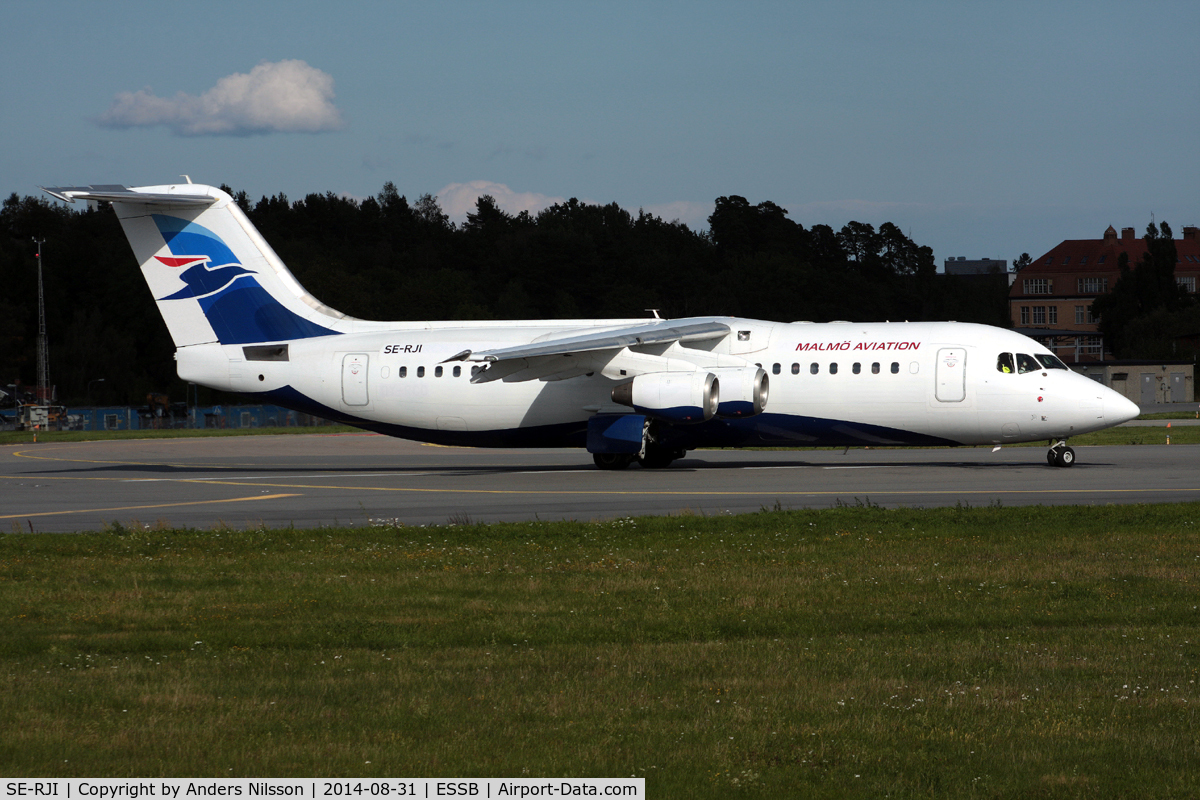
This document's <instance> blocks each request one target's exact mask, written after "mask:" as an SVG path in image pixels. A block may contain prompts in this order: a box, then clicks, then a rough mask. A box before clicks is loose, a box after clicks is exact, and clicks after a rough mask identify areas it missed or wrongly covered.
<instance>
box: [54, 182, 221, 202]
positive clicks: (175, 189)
mask: <svg viewBox="0 0 1200 800" xmlns="http://www.w3.org/2000/svg"><path fill="white" fill-rule="evenodd" d="M41 188H42V191H43V192H45V193H46V194H48V195H50V196H51V197H53V198H55V199H57V200H62V201H63V202H65V203H74V202H75V201H76V200H102V201H104V202H106V203H139V204H142V205H169V206H210V205H212V204H213V203H215V202H217V199H218V198H216V197H212V196H210V195H209V194H208V193H207V192H205V191H204V190H205V189H207V188H208V187H206V186H200V185H197V184H191V183H183V184H179V185H178V186H171V187H169V191H167V192H140V191H137V190H135V189H130V188H129V187H128V186H120V185H109V184H101V185H98V186H43V187H41ZM159 188H164V187H159Z"/></svg>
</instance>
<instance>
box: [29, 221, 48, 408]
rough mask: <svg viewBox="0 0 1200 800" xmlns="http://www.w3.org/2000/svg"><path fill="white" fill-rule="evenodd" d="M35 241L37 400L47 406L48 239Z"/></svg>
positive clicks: (35, 238)
mask: <svg viewBox="0 0 1200 800" xmlns="http://www.w3.org/2000/svg"><path fill="white" fill-rule="evenodd" d="M33 241H35V242H37V246H38V251H37V265H38V338H37V370H38V386H37V401H38V405H42V406H45V405H49V404H50V352H49V348H48V347H47V346H46V299H45V293H44V291H43V289H42V243H43V242H45V241H46V240H45V239H39V238H37V237H36V236H34V237H33Z"/></svg>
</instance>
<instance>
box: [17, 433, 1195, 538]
mask: <svg viewBox="0 0 1200 800" xmlns="http://www.w3.org/2000/svg"><path fill="white" fill-rule="evenodd" d="M1076 452H1077V455H1078V462H1077V464H1076V466H1074V467H1072V468H1070V469H1061V468H1054V467H1050V466H1048V465H1047V464H1046V460H1045V448H1044V447H1006V448H1004V449H1003V450H1001V451H999V452H997V453H993V452H991V450H990V448H986V447H978V448H955V449H933V450H905V449H899V450H863V449H853V450H850V451H849V452H847V453H843V452H842V451H841V450H792V451H738V450H712V451H698V452H695V453H690V454H689V455H688V457H687V458H685V459H683V460H682V461H678V462H676V464H675V465H674V466H672V467H671V468H669V469H665V470H646V469H641V468H639V467H637V466H634V467H631V468H630V469H628V470H625V471H622V472H603V471H600V470H597V469H596V468H595V467H593V465H592V463H591V456H589V455H588V454H587V453H585V452H583V451H582V450H474V449H469V448H449V447H437V446H433V445H423V444H418V443H414V442H406V441H402V440H398V439H391V438H387V437H384V436H377V435H373V434H341V435H338V434H333V435H329V434H327V435H301V436H247V437H229V438H214V439H157V440H126V441H111V442H82V443H76V444H46V443H42V444H32V445H17V446H8V447H3V448H0V526H2V529H3V530H5V531H78V530H96V529H99V528H102V527H104V526H105V525H108V524H112V523H117V522H119V523H121V524H123V525H139V526H145V525H150V526H154V525H157V524H159V523H162V524H165V525H171V526H181V527H183V526H185V527H194V528H211V527H213V526H218V525H228V526H231V527H235V528H243V527H248V526H259V525H267V526H271V527H276V526H288V525H294V526H296V527H302V528H311V527H316V526H321V525H335V524H336V525H356V526H361V525H368V524H372V523H375V524H379V523H399V524H404V525H421V524H447V523H454V522H458V523H465V522H493V521H501V520H529V519H534V518H539V519H543V520H558V519H577V520H591V519H611V518H616V517H624V516H636V515H642V514H679V513H695V514H709V515H712V514H724V513H741V512H747V511H757V510H759V509H761V508H764V507H765V508H775V507H781V508H827V507H830V506H833V505H836V504H838V503H848V504H851V505H853V504H857V503H866V502H870V503H875V504H879V505H883V506H925V507H930V506H946V505H955V504H957V503H963V504H970V505H972V506H981V505H989V504H994V503H996V502H999V503H1001V504H1003V505H1005V506H1009V505H1028V504H1038V503H1040V504H1052V505H1062V504H1097V503H1148V502H1180V501H1200V470H1197V469H1196V465H1197V463H1198V457H1200V449H1198V448H1196V447H1188V446H1178V445H1177V446H1138V447H1080V448H1077V451H1076Z"/></svg>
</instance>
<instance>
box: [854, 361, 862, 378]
mask: <svg viewBox="0 0 1200 800" xmlns="http://www.w3.org/2000/svg"><path fill="white" fill-rule="evenodd" d="M860 372H862V364H860V363H858V362H857V361H855V362H854V374H855V375H857V374H858V373H860Z"/></svg>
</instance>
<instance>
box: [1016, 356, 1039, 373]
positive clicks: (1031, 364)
mask: <svg viewBox="0 0 1200 800" xmlns="http://www.w3.org/2000/svg"><path fill="white" fill-rule="evenodd" d="M1039 369H1041V365H1040V364H1038V362H1037V361H1036V360H1034V357H1033V356H1027V355H1025V354H1024V353H1017V372H1018V373H1020V374H1022V375H1024V374H1025V373H1026V372H1037V371H1038V370H1039Z"/></svg>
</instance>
